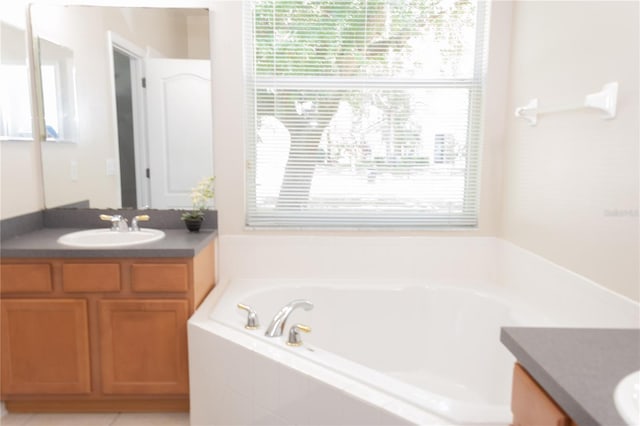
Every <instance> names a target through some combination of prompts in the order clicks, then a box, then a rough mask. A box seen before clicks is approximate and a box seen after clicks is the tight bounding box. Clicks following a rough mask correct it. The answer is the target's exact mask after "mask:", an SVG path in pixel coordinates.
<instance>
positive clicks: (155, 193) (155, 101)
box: [145, 59, 213, 209]
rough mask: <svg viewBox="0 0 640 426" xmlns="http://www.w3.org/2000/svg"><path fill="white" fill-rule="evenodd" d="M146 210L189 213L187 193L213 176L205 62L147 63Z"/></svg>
mask: <svg viewBox="0 0 640 426" xmlns="http://www.w3.org/2000/svg"><path fill="white" fill-rule="evenodd" d="M145 65H146V79H147V89H146V97H147V127H148V132H147V138H148V149H149V169H150V171H149V182H150V191H151V205H152V206H153V208H156V209H178V208H190V207H191V197H190V194H191V188H193V187H194V186H195V185H196V184H197V183H198V182H199V181H200V180H201V179H202V178H205V177H208V176H212V175H213V142H212V137H211V133H212V130H211V77H210V65H209V61H208V60H194V59H147V60H146V64H145Z"/></svg>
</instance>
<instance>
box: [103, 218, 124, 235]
mask: <svg viewBox="0 0 640 426" xmlns="http://www.w3.org/2000/svg"><path fill="white" fill-rule="evenodd" d="M100 219H101V220H108V221H110V222H111V230H112V231H116V232H127V231H129V225H128V223H127V219H125V218H124V217H122V216H120V215H119V214H114V215H113V216H109V215H106V214H101V215H100Z"/></svg>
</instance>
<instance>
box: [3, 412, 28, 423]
mask: <svg viewBox="0 0 640 426" xmlns="http://www.w3.org/2000/svg"><path fill="white" fill-rule="evenodd" d="M31 417H33V414H31V413H7V414H5V415H4V416H2V417H0V426H24V425H25V424H26V423H27V422H28V421H29V419H31Z"/></svg>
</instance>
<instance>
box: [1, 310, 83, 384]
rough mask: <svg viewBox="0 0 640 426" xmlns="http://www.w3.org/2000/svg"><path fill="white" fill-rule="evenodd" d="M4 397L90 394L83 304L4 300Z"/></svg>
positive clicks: (2, 327) (2, 351)
mask: <svg viewBox="0 0 640 426" xmlns="http://www.w3.org/2000/svg"><path fill="white" fill-rule="evenodd" d="M0 307H1V311H2V325H1V330H2V339H1V340H2V350H1V356H2V361H1V369H2V374H1V375H2V394H3V396H5V395H24V394H87V393H89V392H90V391H91V384H90V382H91V381H90V372H89V371H90V366H89V334H88V323H87V302H86V301H85V300H79V299H5V300H2V301H0Z"/></svg>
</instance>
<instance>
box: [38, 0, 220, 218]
mask: <svg viewBox="0 0 640 426" xmlns="http://www.w3.org/2000/svg"><path fill="white" fill-rule="evenodd" d="M30 13H31V22H32V26H33V27H32V30H33V34H34V37H37V38H38V39H39V43H38V45H39V52H38V57H39V63H40V75H41V81H42V88H41V89H42V96H41V97H42V101H43V102H42V103H43V106H41V108H42V107H43V109H44V113H43V117H44V118H45V121H46V126H47V142H45V143H42V144H41V149H42V167H43V177H44V194H45V206H46V207H47V208H53V207H59V206H69V205H74V204H78V203H79V205H83V206H85V207H86V206H87V204H86V203H87V202H88V205H89V206H90V207H92V208H145V207H150V208H158V209H167V208H170V209H171V208H189V207H190V205H191V200H190V193H191V188H192V187H193V186H195V185H196V183H197V182H198V181H199V180H200V179H202V178H203V177H206V176H211V175H213V146H212V141H211V89H210V85H211V83H210V63H209V12H208V10H206V9H178V8H142V7H140V8H136V7H134V8H129V7H103V6H75V5H74V6H60V5H47V4H40V3H38V4H34V5H32V6H31V9H30ZM61 141H64V142H68V141H71V142H74V143H58V142H61Z"/></svg>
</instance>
